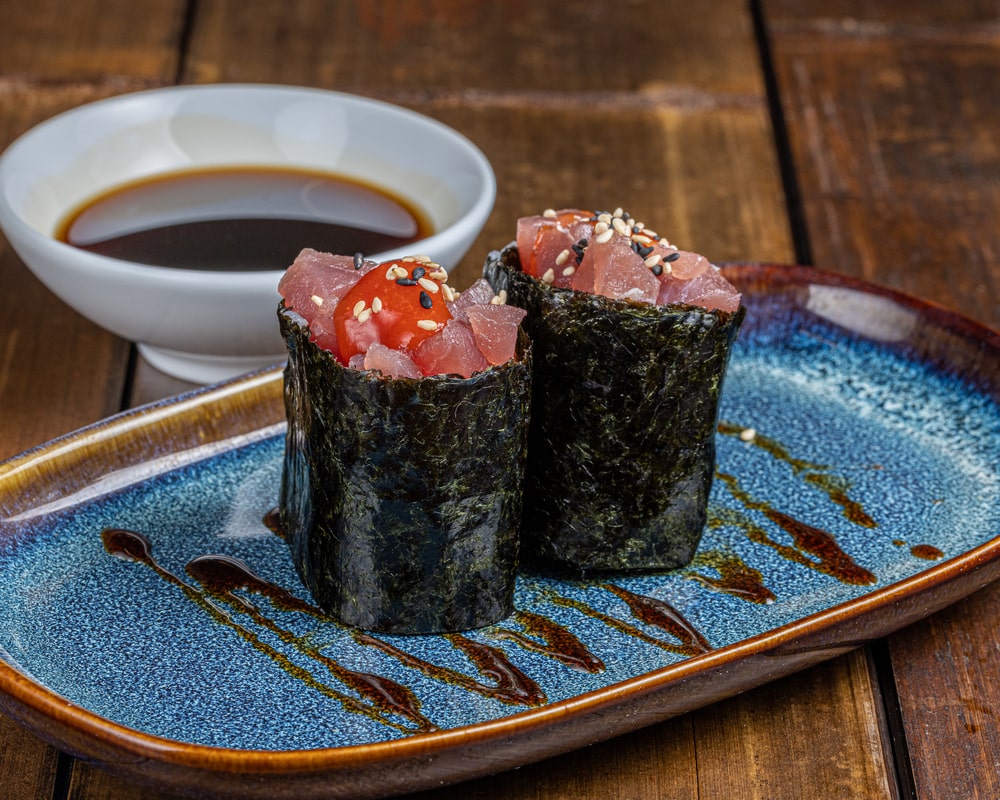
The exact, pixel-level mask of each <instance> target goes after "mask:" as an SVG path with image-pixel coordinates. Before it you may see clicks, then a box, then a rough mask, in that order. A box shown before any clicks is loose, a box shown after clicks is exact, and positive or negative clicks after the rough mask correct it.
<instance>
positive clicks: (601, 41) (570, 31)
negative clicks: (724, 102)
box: [185, 0, 761, 102]
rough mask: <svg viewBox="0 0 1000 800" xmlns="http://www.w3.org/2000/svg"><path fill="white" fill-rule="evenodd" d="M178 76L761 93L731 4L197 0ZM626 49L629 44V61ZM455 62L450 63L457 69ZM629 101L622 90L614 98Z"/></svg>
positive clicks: (417, 87)
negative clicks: (247, 5) (247, 1)
mask: <svg viewBox="0 0 1000 800" xmlns="http://www.w3.org/2000/svg"><path fill="white" fill-rule="evenodd" d="M197 11H198V15H197V20H196V24H195V25H194V27H193V31H192V40H191V47H190V52H189V57H188V59H187V63H186V67H185V81H186V82H196V83H202V82H209V81H269V82H278V83H293V84H306V85H311V86H322V87H326V88H331V89H340V90H344V91H351V92H359V93H361V94H370V95H401V96H412V95H414V94H418V95H423V96H427V95H433V94H438V93H453V92H458V93H459V95H461V96H462V97H476V96H479V95H481V94H484V93H485V94H490V93H493V92H502V93H503V94H505V95H506V94H514V95H521V94H522V93H523V94H524V95H525V96H524V97H522V100H524V101H527V102H530V100H531V97H532V95H534V94H535V93H537V92H551V93H553V95H554V96H551V97H550V96H544V95H543V96H541V97H537V98H535V99H536V101H544V102H547V101H550V100H552V101H555V102H558V101H559V99H560V98H561V97H563V96H564V95H565V94H566V93H583V94H602V93H607V94H612V95H613V94H615V93H619V92H621V93H626V94H627V95H631V94H632V93H639V94H640V95H642V94H651V95H655V94H656V93H657V92H659V91H666V92H669V93H671V94H675V95H689V96H691V97H699V98H700V97H704V96H705V95H704V93H706V92H713V93H715V92H717V93H733V94H737V95H740V94H752V95H754V96H756V97H759V96H760V93H761V92H760V90H761V82H760V74H759V70H758V65H757V62H756V54H755V48H754V43H753V40H752V26H751V23H750V19H749V16H748V14H747V12H746V8H745V6H744V4H743V3H737V2H733V0H727V2H718V3H697V4H686V3H679V2H674V3H648V2H631V3H621V4H618V5H616V6H615V7H614V9H613V11H611V10H609V8H608V7H607V6H606V5H604V4H601V3H585V4H584V3H578V4H575V5H574V6H572V7H569V6H567V5H566V4H565V3H556V2H552V0H544V1H543V2H539V1H537V0H536V2H527V1H526V0H508V1H507V2H501V3H480V2H478V0H385V2H379V3H364V2H355V3H347V2H345V3H328V2H324V0H295V2H288V3H285V2H281V1H280V0H268V2H258V3H255V4H254V7H253V13H244V12H243V6H242V4H241V3H240V2H239V0H206V1H205V2H200V3H199V4H198V9H197ZM625 53H636V54H641V57H640V58H638V59H633V58H623V54H625ZM456 65H461V67H460V68H456ZM624 99H625V100H626V101H630V100H632V99H633V98H631V97H627V98H624Z"/></svg>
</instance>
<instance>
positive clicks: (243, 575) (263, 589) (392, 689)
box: [187, 556, 436, 731]
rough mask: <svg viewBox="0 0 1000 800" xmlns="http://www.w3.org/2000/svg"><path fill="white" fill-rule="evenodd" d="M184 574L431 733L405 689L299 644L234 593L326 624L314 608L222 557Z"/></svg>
mask: <svg viewBox="0 0 1000 800" xmlns="http://www.w3.org/2000/svg"><path fill="white" fill-rule="evenodd" d="M187 573H188V575H190V576H191V577H192V578H194V579H195V580H197V581H198V582H199V583H200V584H201V585H202V587H203V589H204V590H205V592H206V593H207V594H209V595H211V596H212V597H214V598H215V599H217V600H219V601H221V602H224V603H226V604H227V605H229V606H230V607H232V608H235V609H236V610H238V611H243V612H244V613H246V614H249V615H250V617H251V618H252V619H253V620H254V622H256V623H257V624H258V625H260V626H261V627H263V628H265V629H266V630H268V631H270V632H271V633H273V634H275V635H276V636H277V637H278V638H279V639H280V640H281V641H282V642H283V643H284V644H286V645H289V646H291V647H294V648H295V649H296V650H298V651H299V652H300V653H301V654H302V655H304V656H306V657H308V658H310V659H312V660H313V661H315V662H316V663H318V664H320V665H321V666H323V667H324V668H325V669H326V670H327V671H328V672H329V673H330V675H332V676H333V677H334V678H336V679H337V680H338V681H340V682H341V683H343V684H344V685H345V686H347V687H348V688H350V689H352V690H353V691H355V692H357V693H358V694H359V695H360V696H361V697H363V698H365V699H366V700H368V701H369V702H371V703H373V704H374V705H375V706H377V707H378V708H379V709H380V710H381V711H382V712H383V713H386V714H399V715H400V716H402V717H405V718H406V719H409V720H410V721H411V722H413V723H414V724H415V725H416V726H417V730H419V731H431V730H435V729H436V726H435V725H434V724H433V723H432V722H431V721H430V720H429V719H427V718H426V717H425V716H423V715H422V714H421V713H420V705H421V704H420V700H419V699H418V698H417V696H416V695H415V694H414V693H413V692H412V691H411V690H410V689H409V688H408V687H406V686H403V685H402V684H399V683H396V682H395V681H393V680H390V679H389V678H386V677H384V676H382V675H374V674H372V673H368V672H356V671H354V670H350V669H347V668H346V667H344V666H342V665H341V664H339V663H338V662H337V661H334V660H333V659H332V658H330V657H328V656H325V655H323V654H322V653H321V652H319V651H318V650H317V649H316V648H314V647H312V646H310V645H309V644H307V643H306V642H304V641H303V640H302V638H301V637H299V636H298V635H297V634H295V633H293V632H292V631H289V630H286V629H285V628H282V627H280V626H279V625H278V624H277V623H275V621H274V620H272V619H270V618H269V617H267V616H265V615H264V614H262V613H261V612H260V610H259V609H258V608H257V607H256V606H254V605H253V604H252V603H250V602H249V601H247V600H245V599H244V598H242V597H240V596H239V595H237V594H236V591H237V590H238V589H243V590H245V591H248V592H250V593H252V594H259V595H262V596H264V597H266V598H268V600H270V602H271V604H272V605H273V606H274V607H275V608H278V609H279V610H283V611H297V612H302V613H306V614H309V615H310V616H313V617H316V618H318V619H321V620H323V621H330V620H329V618H328V617H326V615H325V614H323V612H322V611H321V610H320V609H319V608H316V607H315V606H313V605H310V604H309V603H305V602H303V601H302V600H300V599H299V598H297V597H295V596H294V595H292V594H291V593H290V592H288V591H286V590H285V589H282V588H281V587H279V586H275V585H274V584H273V583H270V582H269V581H265V580H264V579H263V578H260V577H259V576H257V575H255V574H254V573H253V572H252V571H251V570H250V569H249V567H247V566H246V564H244V563H243V562H241V561H238V560H237V559H234V558H229V557H228V556H199V557H198V558H195V559H193V560H192V561H190V562H189V563H188V565H187Z"/></svg>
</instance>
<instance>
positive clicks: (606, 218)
mask: <svg viewBox="0 0 1000 800" xmlns="http://www.w3.org/2000/svg"><path fill="white" fill-rule="evenodd" d="M597 219H598V221H600V222H603V223H604V224H605V225H610V224H611V215H610V214H609V213H608V212H607V211H605V212H604V213H603V214H598V215H597Z"/></svg>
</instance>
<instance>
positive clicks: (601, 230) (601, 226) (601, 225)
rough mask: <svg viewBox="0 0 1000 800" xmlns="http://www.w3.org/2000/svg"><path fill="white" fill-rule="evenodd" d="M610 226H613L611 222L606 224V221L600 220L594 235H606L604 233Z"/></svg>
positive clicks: (595, 227)
mask: <svg viewBox="0 0 1000 800" xmlns="http://www.w3.org/2000/svg"><path fill="white" fill-rule="evenodd" d="M610 224H611V223H610V222H605V221H604V220H600V221H599V222H598V223H597V224H596V225H595V226H594V234H595V235H597V234H601V233H604V231H606V230H607V229H608V227H609V226H610Z"/></svg>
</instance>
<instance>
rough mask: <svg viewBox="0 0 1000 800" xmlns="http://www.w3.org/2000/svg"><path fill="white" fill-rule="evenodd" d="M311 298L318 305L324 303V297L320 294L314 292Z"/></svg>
mask: <svg viewBox="0 0 1000 800" xmlns="http://www.w3.org/2000/svg"><path fill="white" fill-rule="evenodd" d="M309 299H310V300H312V301H313V303H315V304H316V305H318V306H321V305H323V298H322V297H320V296H319V295H318V294H314V295H313V296H312V297H310V298H309Z"/></svg>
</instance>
